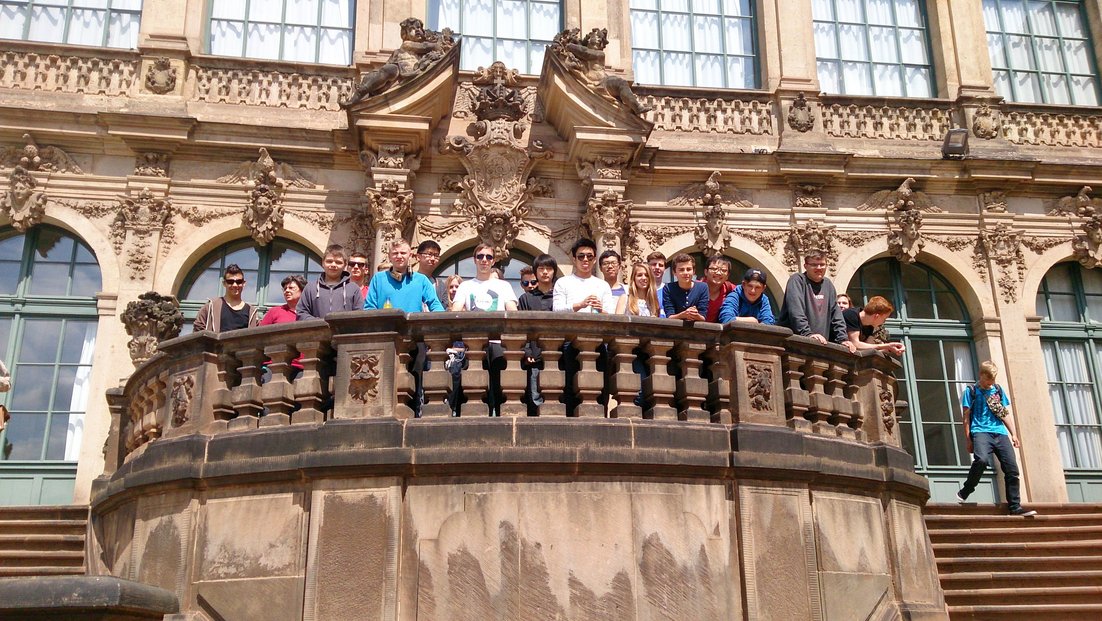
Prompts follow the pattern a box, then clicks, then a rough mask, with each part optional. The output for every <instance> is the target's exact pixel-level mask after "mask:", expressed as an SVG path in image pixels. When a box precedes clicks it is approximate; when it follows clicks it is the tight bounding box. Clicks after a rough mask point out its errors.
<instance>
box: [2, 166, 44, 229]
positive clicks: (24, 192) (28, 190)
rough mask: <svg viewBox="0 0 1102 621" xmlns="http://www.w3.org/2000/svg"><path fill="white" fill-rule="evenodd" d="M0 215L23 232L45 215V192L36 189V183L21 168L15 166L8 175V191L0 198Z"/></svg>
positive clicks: (26, 171) (25, 170)
mask: <svg viewBox="0 0 1102 621" xmlns="http://www.w3.org/2000/svg"><path fill="white" fill-rule="evenodd" d="M0 213H2V214H4V215H5V216H7V217H8V218H10V219H11V225H12V226H13V227H15V228H16V229H17V230H19V231H23V232H26V230H27V229H29V228H31V227H32V226H34V225H36V224H38V223H39V222H42V217H43V216H44V215H46V192H44V191H43V190H40V189H38V182H37V181H35V178H34V176H33V175H31V173H30V172H29V171H28V170H27V169H26V168H24V167H23V166H16V167H15V168H13V169H12V171H11V174H10V175H8V189H7V191H6V192H4V194H3V196H0Z"/></svg>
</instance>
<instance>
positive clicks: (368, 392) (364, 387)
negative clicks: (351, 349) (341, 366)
mask: <svg viewBox="0 0 1102 621" xmlns="http://www.w3.org/2000/svg"><path fill="white" fill-rule="evenodd" d="M382 360H383V356H382V352H378V351H371V352H363V353H358V354H353V355H352V357H351V359H350V360H349V364H350V367H349V371H351V374H350V375H349V378H348V394H349V396H350V397H352V399H354V400H356V401H359V402H360V403H370V402H371V401H372V400H373V399H375V398H377V397H378V396H379V379H380V378H381V377H382V369H381V368H380V364H381V363H382Z"/></svg>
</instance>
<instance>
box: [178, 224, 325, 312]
mask: <svg viewBox="0 0 1102 621" xmlns="http://www.w3.org/2000/svg"><path fill="white" fill-rule="evenodd" d="M232 263H236V264H237V266H238V267H240V268H241V271H242V272H244V273H245V291H244V292H243V293H242V294H241V296H242V297H243V298H244V299H245V301H246V302H248V303H249V304H254V305H259V306H261V307H262V308H268V307H271V306H279V305H280V304H283V290H282V288H280V286H279V282H280V281H281V280H283V279H284V278H285V277H287V276H291V275H293V274H300V275H302V276H305V277H306V280H307V282H309V281H312V280H315V279H316V278H317V277H318V275H319V274H321V257H319V256H318V255H317V254H315V253H314V252H312V251H310V250H309V249H307V248H306V247H305V246H302V245H301V244H296V243H294V242H290V241H287V240H283V239H276V240H274V241H273V242H272V243H270V244H268V245H267V246H258V245H256V243H255V242H253V240H251V239H244V240H239V241H236V242H231V243H229V244H226V245H224V246H222V247H220V248H218V249H217V250H215V251H214V252H211V253H210V254H208V255H207V256H205V257H203V259H202V260H201V261H199V263H197V264H196V265H195V267H194V268H192V270H191V272H190V273H189V274H188V275H187V278H185V279H184V285H183V286H182V287H180V295H179V296H178V297H179V298H180V310H182V311H183V312H184V317H186V318H187V319H188V321H186V322H184V330H183V332H184V333H188V332H191V320H193V319H194V318H195V314H196V313H197V312H198V311H199V307H200V306H202V305H203V302H205V301H207V300H208V299H210V298H215V297H218V296H220V295H223V294H224V293H225V290H224V288H223V287H222V275H223V273H224V272H225V270H226V266H227V265H230V264H232Z"/></svg>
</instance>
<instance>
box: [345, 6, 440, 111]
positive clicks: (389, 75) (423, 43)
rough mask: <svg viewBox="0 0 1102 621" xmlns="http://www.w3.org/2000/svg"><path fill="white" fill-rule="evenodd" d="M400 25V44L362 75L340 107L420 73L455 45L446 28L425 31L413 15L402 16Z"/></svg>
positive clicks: (377, 92)
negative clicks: (374, 67)
mask: <svg viewBox="0 0 1102 621" xmlns="http://www.w3.org/2000/svg"><path fill="white" fill-rule="evenodd" d="M400 26H401V29H402V45H401V46H400V47H399V48H398V49H396V50H394V53H393V54H391V55H390V58H389V59H387V61H386V64H384V65H383V66H382V67H379V68H378V69H375V70H374V71H369V72H368V73H366V74H364V77H363V79H362V80H360V83H359V84H357V85H356V90H355V92H353V93H352V96H351V97H349V98H348V99H345V100H343V101H341V102H340V106H341V107H342V108H347V107H349V106H351V105H353V104H356V103H358V102H359V101H361V100H363V99H366V98H367V97H371V96H372V95H377V94H379V93H381V92H383V91H385V90H387V89H388V88H390V87H392V86H394V85H395V84H398V83H400V82H405V81H407V80H409V79H410V78H413V77H416V76H418V75H421V74H422V73H424V72H425V71H426V70H428V68H429V67H431V66H433V65H434V64H436V63H437V62H438V61H439V60H440V59H442V58H443V57H444V55H445V54H447V53H448V51H449V50H451V49H452V48H453V47H455V38H454V37H452V31H451V29H449V28H445V29H443V30H442V31H440V32H436V31H435V30H426V29H425V24H424V23H423V22H422V21H421V20H419V19H417V18H416V17H409V18H406V19H405V20H403V21H402V23H401V24H400Z"/></svg>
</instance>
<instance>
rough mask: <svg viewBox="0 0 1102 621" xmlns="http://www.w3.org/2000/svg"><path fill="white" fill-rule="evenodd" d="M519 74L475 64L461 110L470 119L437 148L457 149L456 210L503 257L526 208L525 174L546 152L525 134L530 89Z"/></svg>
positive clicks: (497, 64) (528, 126) (529, 186)
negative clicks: (462, 131)
mask: <svg viewBox="0 0 1102 621" xmlns="http://www.w3.org/2000/svg"><path fill="white" fill-rule="evenodd" d="M518 78H519V74H518V72H517V71H516V70H515V69H509V68H507V67H506V66H505V64H504V63H502V62H500V61H497V62H494V63H493V64H492V65H490V66H489V67H488V68H482V67H479V69H478V72H477V74H476V75H475V77H474V79H473V80H472V83H473V85H474V86H477V87H478V92H477V95H474V97H473V98H470V97H469V98H467V100H466V101H467V103H466V106H467V107H468V109H467V111H466V113H465V114H470V115H473V116H474V118H475V119H476V120H475V121H474V122H473V123H471V124H470V125H468V126H467V132H466V134H467V135H466V136H449V137H448V138H447V139H446V140H445V141H444V143H443V144H441V146H440V150H441V152H442V153H450V154H454V155H457V156H458V157H459V161H460V162H461V163H462V164H463V167H464V168H465V169H466V170H467V174H466V176H464V177H463V179H462V181H460V183H459V201H458V203H457V205H456V210H457V211H458V212H459V213H461V214H463V215H466V216H467V217H468V218H470V219H471V220H472V221H473V223H474V225H475V229H476V230H477V231H478V234H479V237H480V238H481V240H482V241H483V242H484V243H487V244H490V245H492V246H493V248H494V256H495V257H497V260H499V261H500V260H504V259H506V258H507V257H508V256H509V252H510V250H511V249H512V247H513V243H514V242H515V241H516V237H517V235H518V234H519V233H520V229H521V227H522V226H523V225H524V222H525V218H526V217H527V216H528V215H529V211H530V210H531V202H532V192H533V190H534V189H535V186H534V185H533V184H531V183H529V181H530V179H529V175H530V173H531V172H532V169H533V168H534V167H535V165H536V162H537V161H538V160H540V159H546V158H549V157H551V152H550V151H549V149H548V148H547V146H546V145H544V144H543V142H541V141H539V140H535V139H532V138H530V136H529V134H530V130H531V124H532V118H533V115H534V114H535V102H534V97H535V91H524V92H522V91H521V89H520V88H519V82H518Z"/></svg>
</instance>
